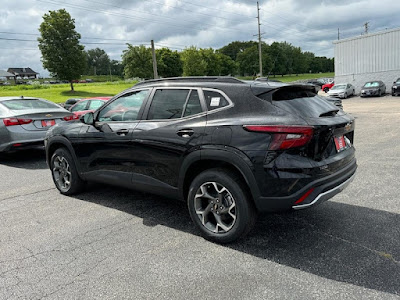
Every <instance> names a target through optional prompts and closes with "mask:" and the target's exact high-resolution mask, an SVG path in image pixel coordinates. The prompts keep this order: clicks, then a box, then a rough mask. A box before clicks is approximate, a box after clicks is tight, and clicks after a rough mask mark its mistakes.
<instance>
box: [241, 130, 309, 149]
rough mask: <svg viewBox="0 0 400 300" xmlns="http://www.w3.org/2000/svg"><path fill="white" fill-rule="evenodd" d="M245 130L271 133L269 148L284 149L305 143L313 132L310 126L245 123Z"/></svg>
mask: <svg viewBox="0 0 400 300" xmlns="http://www.w3.org/2000/svg"><path fill="white" fill-rule="evenodd" d="M243 127H244V128H245V129H246V130H247V131H254V132H265V133H271V134H272V141H271V143H270V145H269V150H285V149H289V148H294V147H301V146H304V145H305V144H307V143H308V142H309V141H310V140H311V138H312V136H313V132H314V128H313V127H310V126H279V125H245V126H243Z"/></svg>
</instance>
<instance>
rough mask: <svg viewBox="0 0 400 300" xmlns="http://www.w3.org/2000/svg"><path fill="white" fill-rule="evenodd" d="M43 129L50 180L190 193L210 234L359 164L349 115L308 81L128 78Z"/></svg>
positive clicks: (294, 200) (331, 186) (70, 187)
mask: <svg viewBox="0 0 400 300" xmlns="http://www.w3.org/2000/svg"><path fill="white" fill-rule="evenodd" d="M81 121H82V122H79V121H77V122H66V123H64V124H63V125H61V124H60V125H57V126H55V127H54V128H52V129H51V130H50V131H49V132H48V134H47V137H46V140H45V145H46V155H47V162H48V164H49V166H50V169H51V172H52V176H53V180H54V182H55V185H56V187H57V188H58V189H59V190H60V192H61V193H62V194H65V195H71V194H75V193H78V192H79V191H81V190H82V188H83V187H84V184H85V182H86V181H97V182H102V183H106V184H112V185H117V186H121V187H127V188H132V189H136V190H141V191H145V192H150V193H154V194H159V195H162V196H168V197H173V198H179V199H181V200H183V201H185V202H187V205H188V208H189V212H190V215H191V217H192V220H193V222H194V223H195V224H196V225H197V227H198V228H199V229H200V231H201V233H202V234H203V236H205V237H206V238H207V239H210V240H213V241H216V242H220V243H226V242H231V241H233V240H236V239H237V238H239V237H242V236H244V235H245V234H246V233H247V232H248V231H249V230H250V229H251V227H252V226H253V225H254V223H255V220H256V216H257V212H262V211H270V212H275V211H284V210H292V209H302V208H308V207H311V206H313V205H315V204H317V203H320V202H323V201H325V200H327V199H329V198H331V197H333V196H334V195H336V194H337V193H339V192H340V191H342V190H343V189H344V188H345V187H346V186H347V185H348V184H349V183H350V181H351V180H352V179H353V176H354V174H355V172H356V168H357V165H356V159H355V149H354V147H353V146H352V145H353V136H354V118H353V117H351V116H350V115H348V114H346V113H345V112H343V111H341V110H339V109H338V108H337V107H335V106H334V105H332V104H331V103H329V102H328V101H325V100H321V99H319V98H317V97H315V93H314V89H313V88H312V87H310V86H301V85H285V86H276V85H274V86H270V85H269V84H268V83H245V82H243V81H240V80H238V79H235V78H231V77H227V78H226V77H200V78H170V79H161V80H150V81H145V82H141V83H139V84H136V85H135V86H134V87H133V88H131V89H128V90H126V91H124V92H122V93H120V94H119V95H117V96H115V97H114V98H113V99H111V100H110V101H109V102H108V103H107V104H105V105H104V106H103V107H101V108H100V109H98V110H97V111H96V112H95V113H88V114H86V115H85V116H84V117H83V119H82V120H81Z"/></svg>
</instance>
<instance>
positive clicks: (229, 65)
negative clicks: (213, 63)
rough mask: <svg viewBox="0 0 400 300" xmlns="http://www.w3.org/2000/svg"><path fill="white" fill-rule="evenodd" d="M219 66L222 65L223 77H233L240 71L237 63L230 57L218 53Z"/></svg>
mask: <svg viewBox="0 0 400 300" xmlns="http://www.w3.org/2000/svg"><path fill="white" fill-rule="evenodd" d="M216 55H217V57H218V60H219V64H220V74H219V75H222V76H227V75H231V76H234V75H235V74H236V72H237V70H238V66H237V63H236V62H235V61H234V60H233V59H232V58H230V57H229V56H228V55H225V54H222V53H216Z"/></svg>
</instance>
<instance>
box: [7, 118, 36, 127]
mask: <svg viewBox="0 0 400 300" xmlns="http://www.w3.org/2000/svg"><path fill="white" fill-rule="evenodd" d="M3 123H4V125H6V126H15V125H25V124H29V123H32V119H19V118H4V119H3Z"/></svg>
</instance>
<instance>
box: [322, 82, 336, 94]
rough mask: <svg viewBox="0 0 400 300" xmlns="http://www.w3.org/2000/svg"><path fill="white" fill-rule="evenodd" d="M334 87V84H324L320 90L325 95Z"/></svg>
mask: <svg viewBox="0 0 400 300" xmlns="http://www.w3.org/2000/svg"><path fill="white" fill-rule="evenodd" d="M334 85H335V83H334V82H329V83H325V84H324V85H323V86H322V90H323V91H324V92H325V93H327V92H329V90H330V89H331V88H332V87H333V86H334Z"/></svg>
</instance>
